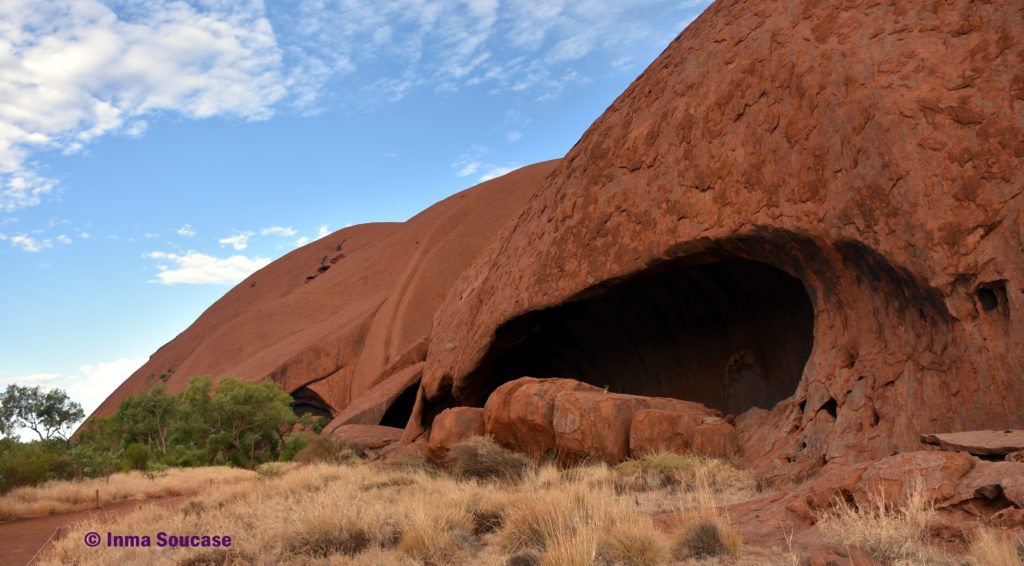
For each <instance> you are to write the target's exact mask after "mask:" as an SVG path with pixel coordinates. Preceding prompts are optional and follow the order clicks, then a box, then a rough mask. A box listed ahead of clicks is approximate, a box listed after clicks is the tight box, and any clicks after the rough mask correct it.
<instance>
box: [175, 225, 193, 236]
mask: <svg viewBox="0 0 1024 566" xmlns="http://www.w3.org/2000/svg"><path fill="white" fill-rule="evenodd" d="M175 231H176V232H177V233H178V235H179V236H184V237H186V238H191V237H193V236H195V235H196V230H195V228H193V227H192V225H191V224H186V225H184V226H182V227H181V228H178V229H177V230H175Z"/></svg>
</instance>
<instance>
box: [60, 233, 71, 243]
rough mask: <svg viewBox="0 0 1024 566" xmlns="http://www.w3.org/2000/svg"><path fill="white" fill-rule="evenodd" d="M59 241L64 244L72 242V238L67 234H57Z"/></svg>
mask: <svg viewBox="0 0 1024 566" xmlns="http://www.w3.org/2000/svg"><path fill="white" fill-rule="evenodd" d="M57 241H58V242H60V243H62V244H70V243H71V241H72V240H71V238H70V237H69V236H68V235H67V234H61V235H59V236H57Z"/></svg>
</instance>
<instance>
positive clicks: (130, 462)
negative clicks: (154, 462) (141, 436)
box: [124, 444, 150, 470]
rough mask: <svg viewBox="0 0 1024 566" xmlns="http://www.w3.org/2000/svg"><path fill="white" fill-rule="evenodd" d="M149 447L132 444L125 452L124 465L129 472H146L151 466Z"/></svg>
mask: <svg viewBox="0 0 1024 566" xmlns="http://www.w3.org/2000/svg"><path fill="white" fill-rule="evenodd" d="M149 456H150V454H149V447H147V446H146V445H145V444H130V445H129V446H128V448H126V449H125V451H124V465H125V468H127V469H129V470H145V469H146V467H147V466H149Z"/></svg>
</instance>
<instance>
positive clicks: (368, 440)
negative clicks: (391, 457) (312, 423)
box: [330, 424, 402, 456]
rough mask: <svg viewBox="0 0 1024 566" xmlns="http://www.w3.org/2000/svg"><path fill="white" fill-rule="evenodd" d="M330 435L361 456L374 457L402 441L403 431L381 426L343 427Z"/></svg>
mask: <svg viewBox="0 0 1024 566" xmlns="http://www.w3.org/2000/svg"><path fill="white" fill-rule="evenodd" d="M330 434H331V437H332V438H336V439H337V440H338V441H340V442H341V445H342V446H343V447H345V448H348V449H350V450H352V451H354V452H356V453H357V454H359V455H360V456H374V455H376V454H378V453H380V452H382V451H385V450H386V449H387V448H389V447H391V446H392V445H396V444H397V443H398V441H399V440H401V439H402V429H400V428H394V427H390V426H379V425H362V424H350V425H343V426H339V427H337V428H335V429H334V431H333V432H331V433H330Z"/></svg>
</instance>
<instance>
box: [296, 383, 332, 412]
mask: <svg viewBox="0 0 1024 566" xmlns="http://www.w3.org/2000/svg"><path fill="white" fill-rule="evenodd" d="M292 400H293V402H292V410H293V411H295V414H296V415H297V416H299V417H302V416H304V415H312V416H313V417H314V418H317V419H320V418H326V419H328V420H330V419H332V418H334V411H332V410H331V406H330V405H328V404H327V402H326V401H324V400H323V398H322V397H320V395H318V394H317V393H316V392H315V391H313V390H312V389H310V388H309V387H300V388H298V389H296V390H295V391H293V392H292Z"/></svg>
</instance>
